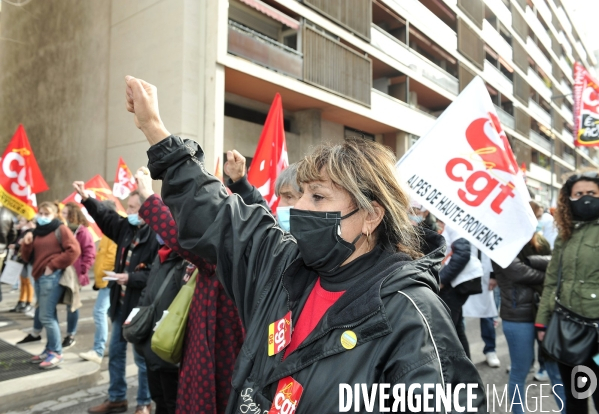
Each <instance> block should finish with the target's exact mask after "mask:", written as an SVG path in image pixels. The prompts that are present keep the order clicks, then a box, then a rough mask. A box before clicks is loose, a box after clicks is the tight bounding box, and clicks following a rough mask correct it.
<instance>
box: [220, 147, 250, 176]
mask: <svg viewBox="0 0 599 414" xmlns="http://www.w3.org/2000/svg"><path fill="white" fill-rule="evenodd" d="M223 169H224V170H225V174H227V175H228V176H229V178H231V180H232V181H233V182H237V181H239V180H240V179H241V178H242V177H243V176H244V175H245V157H244V156H243V155H241V154H240V153H239V151H237V150H233V151H227V162H226V163H225V165H224V166H223Z"/></svg>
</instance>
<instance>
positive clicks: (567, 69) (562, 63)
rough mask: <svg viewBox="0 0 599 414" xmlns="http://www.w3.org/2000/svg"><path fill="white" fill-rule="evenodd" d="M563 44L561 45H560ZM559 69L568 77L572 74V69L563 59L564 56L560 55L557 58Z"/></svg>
mask: <svg viewBox="0 0 599 414" xmlns="http://www.w3.org/2000/svg"><path fill="white" fill-rule="evenodd" d="M562 44H563V43H562ZM558 63H559V67H560V69H561V70H562V71H563V72H564V73H565V74H568V75H571V73H572V67H570V64H569V63H568V61H567V60H566V58H565V57H564V55H561V56H560V57H559V62H558Z"/></svg>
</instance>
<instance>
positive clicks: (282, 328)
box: [268, 311, 291, 356]
mask: <svg viewBox="0 0 599 414" xmlns="http://www.w3.org/2000/svg"><path fill="white" fill-rule="evenodd" d="M290 342H291V311H289V312H287V315H285V316H284V317H283V318H281V319H279V320H278V321H276V322H273V323H271V324H270V325H268V356H273V355H276V354H278V353H279V352H281V351H282V350H283V349H285V348H286V347H287V346H288V345H289V343H290Z"/></svg>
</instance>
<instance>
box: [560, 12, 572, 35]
mask: <svg viewBox="0 0 599 414" xmlns="http://www.w3.org/2000/svg"><path fill="white" fill-rule="evenodd" d="M557 19H558V20H559V22H560V23H561V24H562V27H563V28H564V30H565V31H567V32H571V31H572V23H570V20H569V19H568V16H567V15H566V11H565V10H564V8H563V7H562V6H559V7H558V9H557Z"/></svg>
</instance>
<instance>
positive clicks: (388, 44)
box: [0, 0, 599, 204]
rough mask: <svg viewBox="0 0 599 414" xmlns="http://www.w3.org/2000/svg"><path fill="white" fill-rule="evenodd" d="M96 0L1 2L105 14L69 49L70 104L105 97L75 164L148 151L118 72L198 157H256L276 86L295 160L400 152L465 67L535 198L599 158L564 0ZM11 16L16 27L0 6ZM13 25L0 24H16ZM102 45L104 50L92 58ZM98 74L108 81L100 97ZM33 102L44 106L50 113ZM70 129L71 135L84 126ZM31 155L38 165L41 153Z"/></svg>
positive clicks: (35, 10)
mask: <svg viewBox="0 0 599 414" xmlns="http://www.w3.org/2000/svg"><path fill="white" fill-rule="evenodd" d="M563 1H564V2H565V1H567V0H563ZM50 3H53V4H54V5H53V6H50V5H49V4H50ZM67 3H68V7H66V4H67ZM80 3H86V2H80ZM104 4H106V5H107V6H105V7H107V8H108V10H101V11H100V10H98V8H99V7H100V8H101V7H103V6H101V5H99V4H97V3H96V4H95V5H94V6H91V5H85V4H83V5H81V4H75V3H73V2H72V1H70V0H50V1H48V2H40V1H39V0H33V1H32V2H31V3H30V4H28V5H27V6H26V7H27V8H28V10H27V11H28V13H22V12H19V10H17V9H15V8H9V7H5V8H4V10H2V15H1V17H2V20H1V21H0V27H1V28H2V30H3V32H5V31H6V30H5V28H6V27H7V25H12V26H13V27H15V26H18V27H24V25H25V23H26V22H27V19H29V18H30V17H27V16H28V15H31V14H32V15H34V16H35V15H39V14H47V13H50V14H52V13H54V12H55V13H62V14H63V17H61V19H62V20H61V21H63V22H64V21H65V19H67V18H69V17H70V15H72V14H75V13H77V16H79V17H81V16H84V17H85V16H87V15H88V14H90V13H92V12H93V13H95V14H98V13H99V15H101V16H103V17H102V20H101V22H98V21H95V24H94V26H93V27H92V28H93V30H94V36H93V42H94V43H96V44H95V46H94V48H89V49H88V48H85V47H80V49H82V50H79V53H82V54H83V55H84V56H86V55H89V56H93V57H94V58H95V64H94V67H93V69H91V71H90V73H88V74H87V75H86V74H85V73H83V72H78V71H77V70H75V72H76V73H75V75H76V78H77V79H79V80H78V82H82V83H83V84H84V83H85V79H86V78H87V79H90V78H92V79H94V82H96V84H98V85H103V86H98V87H97V88H92V89H93V90H94V92H95V94H96V96H95V97H93V96H90V95H88V94H85V93H83V94H81V95H80V96H78V97H75V98H73V99H74V100H75V101H76V102H75V103H76V104H77V105H79V106H80V107H81V106H83V107H85V108H88V109H87V111H92V110H93V109H94V108H100V109H103V110H104V112H103V115H102V116H100V117H99V118H98V119H97V120H96V119H93V118H89V119H88V122H91V123H96V122H97V123H99V124H101V125H96V129H95V130H94V131H95V138H93V139H94V140H95V142H96V143H98V142H99V143H100V144H97V145H96V146H95V147H94V148H95V149H94V154H95V159H96V160H97V165H93V164H86V165H85V166H84V167H82V168H81V169H80V172H78V173H79V174H87V173H88V171H89V172H91V170H93V169H94V168H95V169H96V170H98V171H97V172H100V173H102V174H104V175H105V176H106V177H107V178H108V179H111V178H112V176H113V174H114V171H115V169H116V162H117V160H118V157H119V156H123V157H124V158H125V160H126V161H127V162H128V163H129V164H130V167H132V168H134V167H136V166H137V165H138V164H139V165H141V164H143V163H144V162H145V150H146V149H147V144H146V143H145V140H144V139H143V137H142V136H141V134H140V133H139V132H138V131H136V130H135V127H134V126H133V124H132V120H131V117H130V115H129V114H127V113H126V112H125V111H124V110H123V99H122V97H123V93H122V89H123V77H124V75H125V74H133V75H135V76H139V77H142V78H144V79H147V80H148V81H150V82H152V83H155V84H156V85H157V86H158V88H159V96H160V102H161V111H162V116H163V118H164V119H165V123H166V124H167V127H168V128H170V130H171V131H172V132H173V133H177V134H179V135H182V136H184V137H187V138H193V139H196V140H197V141H198V142H200V143H201V144H202V145H203V147H204V149H205V151H206V165H207V168H208V169H214V168H216V166H217V164H220V165H221V166H222V159H223V153H224V151H226V150H228V149H231V148H236V149H238V150H239V151H240V152H241V153H242V154H244V155H245V156H247V157H250V158H251V157H252V155H253V153H254V150H255V147H256V144H257V142H258V138H259V135H260V131H261V128H262V124H263V122H264V120H265V118H266V113H267V111H268V107H269V104H270V102H271V101H272V99H273V97H274V95H275V93H277V92H279V93H280V94H281V96H282V98H283V106H284V108H285V129H286V133H287V134H286V135H287V144H288V149H289V158H290V161H291V162H293V161H296V160H298V159H299V158H300V157H301V156H302V155H303V154H305V153H306V152H308V151H309V150H310V148H311V147H313V146H314V145H317V144H319V143H321V142H324V141H333V142H335V141H340V140H342V139H343V138H344V137H348V136H354V135H358V134H362V135H363V136H364V138H365V139H373V140H376V141H379V142H381V143H384V144H385V145H387V146H389V147H391V148H392V149H393V150H394V151H395V152H396V154H397V156H398V157H399V156H401V155H403V154H404V153H405V152H406V151H407V150H408V149H409V147H410V146H411V145H412V144H413V143H414V142H415V141H416V140H417V139H418V138H419V137H420V136H422V135H423V134H425V133H426V131H427V130H428V129H429V128H430V127H431V125H432V124H433V123H434V122H435V119H436V117H437V116H439V115H440V113H442V112H443V110H444V109H445V108H447V106H449V105H450V104H451V102H452V101H453V100H454V99H456V97H457V95H458V94H459V92H460V91H461V90H462V89H463V88H464V87H465V86H466V85H467V84H468V83H469V82H470V81H471V80H472V79H473V77H474V76H476V75H480V76H481V77H482V78H483V79H484V81H485V82H486V85H487V89H488V91H489V93H490V95H491V98H492V100H493V102H494V103H495V105H496V108H497V112H498V115H499V118H500V120H501V122H502V124H503V127H504V129H505V131H506V133H507V135H508V137H509V139H510V142H511V144H512V148H513V149H514V152H515V154H516V158H517V160H518V163H519V164H520V165H522V167H523V168H525V169H526V174H527V180H528V185H529V188H531V190H532V192H533V193H534V194H535V198H537V199H538V200H539V201H541V202H543V203H545V204H549V201H550V199H551V197H552V194H553V197H554V198H555V196H556V191H557V189H559V188H560V186H561V184H562V182H563V178H562V177H563V176H564V175H566V174H567V173H568V172H571V171H573V170H574V169H576V168H589V167H590V168H599V153H598V152H597V151H595V150H594V149H585V148H583V149H576V148H574V146H573V138H572V133H573V117H572V104H573V101H572V95H571V94H572V82H573V79H572V64H573V62H574V61H579V62H582V63H583V64H584V65H585V66H586V67H587V68H588V69H589V70H591V71H592V72H594V67H595V66H596V65H597V61H596V57H595V56H594V55H593V53H591V51H590V50H588V48H587V47H586V46H585V41H584V39H582V38H581V37H580V35H579V33H578V32H577V30H576V28H575V27H574V25H573V23H572V21H571V19H570V17H569V15H568V12H567V10H566V9H565V8H564V5H563V4H562V3H561V2H560V0H302V1H297V0H203V1H195V0H125V1H117V0H114V1H113V2H112V3H110V2H104ZM51 7H54V9H52V10H49V8H51ZM73 8H75V9H73ZM7 14H10V15H11V17H12V18H13V19H14V18H17V21H18V22H19V23H20V25H15V22H14V20H8V18H6V19H5V17H6V15H7ZM64 16H66V17H64ZM80 20H81V21H82V22H85V19H80ZM59 26H60V25H59ZM12 30H14V32H12V33H11V36H17V37H18V35H19V33H21V32H19V29H18V28H15V29H12ZM22 30H24V29H22ZM54 30H57V29H54ZM71 30H75V31H76V33H75V35H76V36H80V37H82V38H83V39H87V38H86V37H85V36H84V35H82V34H81V33H79V31H89V30H90V27H89V25H88V24H84V23H81V24H80V25H76V27H75V28H74V29H71ZM9 32H11V31H10V30H9ZM47 35H48V33H47ZM49 36H50V38H49V40H48V39H46V38H44V39H42V40H40V41H41V42H42V43H43V42H48V45H42V49H44V48H50V47H51V46H54V49H56V45H57V43H56V42H53V41H52V40H51V33H50V35H49ZM88 37H89V36H88ZM61 42H62V43H59V49H60V47H62V48H63V49H64V51H63V52H64V53H68V52H69V47H68V45H69V44H70V43H69V40H68V39H63V40H61ZM98 43H99V45H98ZM98 51H100V52H101V53H103V54H104V55H105V56H104V58H103V59H100V58H98V57H97V53H98ZM16 53H17V51H16V48H15V47H14V45H10V46H9V47H5V43H0V58H2V59H1V60H0V69H1V71H0V92H2V93H1V94H0V95H4V94H5V93H6V92H10V91H12V89H11V88H13V82H10V79H13V78H14V74H15V73H16V72H17V71H19V70H21V71H22V69H23V68H22V66H19V65H18V64H16V65H13V66H9V67H7V66H6V64H5V63H3V62H6V60H5V59H6V57H8V56H11V54H13V55H14V54H16ZM18 53H23V52H22V51H20V52H18ZM42 59H43V57H42ZM80 66H81V68H84V67H85V64H84V63H82V64H81V65H80ZM27 70H33V67H30V68H28V69H27ZM61 70H62V71H63V73H64V72H65V71H66V69H64V68H63V69H59V70H58V71H59V73H60V71H61ZM79 70H80V71H82V70H83V69H79ZM21 73H22V72H21ZM70 77H71V78H72V74H71V75H70ZM54 79H55V78H54ZM45 81H46V79H43V80H42V82H45ZM98 82H99V83H98ZM59 83H60V82H59ZM30 87H31V88H33V84H32V85H31V86H30ZM37 87H38V88H39V86H37ZM54 87H57V86H56V85H54ZM101 87H103V88H105V93H104V94H103V95H102V96H98V92H97V91H101V90H102V89H101ZM13 93H14V91H13ZM1 105H5V106H6V105H7V104H6V100H5V99H3V98H0V109H3V108H2V106H1ZM23 107H24V106H23ZM43 111H46V112H48V115H45V116H47V117H49V116H51V111H48V110H47V109H44V110H43ZM74 111H75V110H74V109H73V110H71V112H69V113H72V112H74ZM2 112H3V111H2V110H0V132H1V133H2V142H5V141H7V137H6V134H7V131H10V129H11V127H12V125H11V127H9V126H8V125H9V124H11V122H12V123H14V122H15V120H16V118H18V117H19V116H20V114H19V110H12V111H9V112H10V114H9V115H6V114H5V115H2ZM21 112H22V111H21ZM29 115H30V114H26V115H25V116H24V118H28V119H29V120H30V122H31V124H32V128H33V131H34V132H33V133H32V134H33V136H32V141H36V140H39V143H40V146H42V147H45V146H46V145H50V143H51V142H52V139H49V140H48V139H47V137H48V135H53V134H54V132H53V130H52V129H51V128H50V129H49V127H48V126H47V125H39V121H37V120H36V119H35V117H33V116H29ZM19 122H23V121H19ZM65 122H66V120H65ZM26 127H27V124H26ZM66 129H67V132H66V134H65V135H67V136H66V137H65V138H64V139H66V140H76V139H79V140H81V139H82V140H84V142H85V140H87V139H91V138H90V137H77V136H76V135H77V131H73V132H68V128H66ZM32 134H31V133H30V135H32ZM71 135H74V136H71ZM44 139H45V141H44ZM448 139H451V133H450V132H449V133H448ZM99 146H100V147H101V146H103V147H104V151H103V152H102V151H98V148H99ZM34 150H35V146H34ZM433 150H434V149H431V151H433ZM41 152H42V153H45V152H46V150H45V149H44V150H41ZM58 158H60V157H58ZM55 162H58V161H55ZM40 163H41V164H42V169H44V165H43V163H44V160H41V161H40ZM423 166H424V167H425V163H424V164H423ZM552 171H553V173H552ZM58 186H59V187H60V184H59V185H58ZM552 188H553V191H552Z"/></svg>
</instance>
